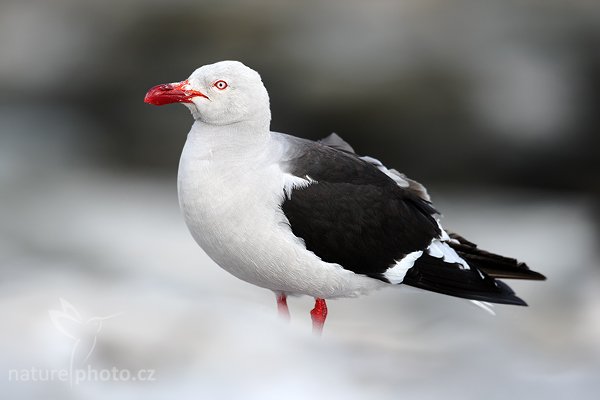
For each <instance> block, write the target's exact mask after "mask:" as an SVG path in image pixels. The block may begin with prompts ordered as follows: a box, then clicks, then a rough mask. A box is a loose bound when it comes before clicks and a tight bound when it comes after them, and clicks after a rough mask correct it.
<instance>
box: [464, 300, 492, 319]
mask: <svg viewBox="0 0 600 400" xmlns="http://www.w3.org/2000/svg"><path fill="white" fill-rule="evenodd" d="M469 301H470V302H471V303H473V304H475V305H476V306H477V307H479V308H481V309H482V310H484V311H486V312H488V313H489V314H490V315H493V316H495V315H496V312H495V311H494V310H493V307H494V305H493V304H491V303H488V302H487V301H479V300H469Z"/></svg>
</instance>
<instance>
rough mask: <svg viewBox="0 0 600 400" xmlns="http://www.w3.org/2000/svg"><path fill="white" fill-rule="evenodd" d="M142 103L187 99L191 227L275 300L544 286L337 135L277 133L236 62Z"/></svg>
mask: <svg viewBox="0 0 600 400" xmlns="http://www.w3.org/2000/svg"><path fill="white" fill-rule="evenodd" d="M144 101H145V102H146V103H149V104H154V105H163V104H170V103H183V104H184V105H185V106H187V107H188V108H189V110H190V111H191V113H192V116H193V117H194V124H193V125H192V128H191V130H190V132H189V134H188V137H187V141H186V143H185V147H184V149H183V153H182V155H181V161H180V164H179V173H178V194H179V203H180V207H181V210H182V213H183V216H184V218H185V221H186V224H187V226H188V228H189V230H190V232H191V234H192V236H193V237H194V239H195V240H196V242H197V243H198V244H199V245H200V246H201V247H202V249H204V251H205V252H206V253H207V254H208V255H209V256H210V257H211V258H212V259H213V260H214V261H215V262H216V263H217V264H218V265H220V266H221V267H222V268H223V269H225V270H226V271H228V272H230V273H231V274H233V275H234V276H236V277H238V278H240V279H242V280H244V281H246V282H249V283H252V284H254V285H257V286H260V287H263V288H266V289H270V290H272V291H273V292H274V293H275V296H276V301H277V308H278V310H279V313H280V314H281V315H282V316H284V317H286V318H289V311H288V308H287V296H289V295H309V296H312V297H313V298H315V307H314V308H313V309H312V311H311V312H310V314H311V317H312V322H313V330H314V331H315V332H317V333H320V332H321V331H322V329H323V324H324V323H325V318H326V316H327V304H326V299H334V298H340V297H355V296H358V295H362V294H366V293H368V292H370V291H372V290H375V289H379V288H382V287H384V286H390V285H399V284H404V285H409V286H413V287H416V288H420V289H424V290H428V291H432V292H437V293H442V294H446V295H450V296H457V297H462V298H465V299H469V300H471V301H474V302H475V303H476V304H478V305H480V306H482V307H484V308H488V306H489V303H500V304H513V305H522V306H524V305H526V304H525V302H524V301H523V300H521V299H520V298H519V297H517V296H516V295H515V293H514V292H513V291H512V290H511V289H510V287H509V286H507V285H506V284H505V283H503V282H502V281H499V280H498V278H513V279H531V280H542V279H545V277H544V276H543V275H541V274H540V273H537V272H534V271H532V270H530V269H529V268H528V267H527V266H526V265H525V264H524V263H521V262H518V261H517V260H515V259H512V258H508V257H503V256H499V255H497V254H493V253H490V252H487V251H484V250H481V249H479V248H478V247H477V246H476V245H475V244H473V243H472V242H470V241H468V240H466V239H464V238H462V237H461V236H459V235H455V234H449V233H447V232H446V231H445V230H444V229H443V228H442V226H441V224H440V220H439V218H440V217H439V214H438V212H437V210H436V209H435V208H434V207H433V205H432V203H431V199H430V197H429V195H428V193H427V191H426V189H425V188H424V187H423V186H422V185H421V184H419V183H418V182H416V181H414V180H411V179H409V178H408V177H406V176H405V175H403V174H401V173H399V172H398V171H396V170H394V169H388V168H386V167H385V166H384V165H383V164H382V163H381V162H379V161H378V160H376V159H374V158H371V157H361V156H358V155H357V154H356V153H355V152H354V150H353V149H352V147H351V146H350V145H349V144H347V143H346V142H344V141H343V140H342V139H341V138H340V137H339V136H337V135H335V134H332V135H330V136H328V137H327V138H325V139H323V140H321V141H318V142H314V141H310V140H305V139H300V138H297V137H293V136H290V135H286V134H283V133H277V132H272V131H271V130H270V121H271V111H270V106H269V95H268V93H267V90H266V89H265V86H264V85H263V83H262V80H261V77H260V75H259V74H258V73H257V72H256V71H254V70H252V69H250V68H248V67H246V66H245V65H244V64H242V63H240V62H237V61H222V62H218V63H215V64H211V65H205V66H203V67H200V68H198V69H197V70H195V71H194V72H193V73H192V75H191V76H190V77H189V78H188V79H186V80H184V81H182V82H177V83H169V84H163V85H158V86H155V87H153V88H151V89H150V90H149V91H148V93H147V94H146V97H145V99H144Z"/></svg>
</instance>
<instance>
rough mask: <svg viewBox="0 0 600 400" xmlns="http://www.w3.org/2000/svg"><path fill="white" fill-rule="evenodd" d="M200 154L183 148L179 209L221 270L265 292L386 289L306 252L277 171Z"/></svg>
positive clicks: (192, 146)
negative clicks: (293, 225)
mask: <svg viewBox="0 0 600 400" xmlns="http://www.w3.org/2000/svg"><path fill="white" fill-rule="evenodd" d="M204 150H205V149H204ZM204 150H203V149H202V144H199V143H197V142H195V141H193V140H188V143H186V146H185V149H184V151H183V154H182V158H181V162H180V166H179V176H178V192H179V202H180V206H181V210H182V212H183V215H184V218H185V221H186V224H187V226H188V228H189V230H190V232H191V233H192V236H193V237H194V239H195V240H196V242H197V243H198V244H199V245H200V246H201V247H202V249H203V250H204V251H205V252H206V253H207V254H208V255H209V256H210V257H211V258H212V259H213V260H214V261H215V262H216V263H217V264H218V265H219V266H221V267H222V268H223V269H225V270H226V271H228V272H230V273H231V274H233V275H234V276H236V277H238V278H240V279H242V280H244V281H247V282H250V283H252V284H255V285H257V286H261V287H264V288H267V289H271V290H274V291H282V292H286V293H290V294H307V295H310V296H313V297H321V298H333V297H350V296H356V295H359V294H362V293H364V292H367V291H369V290H372V289H374V288H378V287H381V286H383V285H385V284H384V283H382V282H380V281H377V280H375V279H372V278H368V277H364V276H360V275H356V274H354V273H352V272H350V271H347V270H345V269H343V268H342V267H341V266H339V265H337V264H331V263H326V262H323V261H322V260H321V259H320V258H319V257H317V256H316V255H315V254H314V253H312V252H310V251H308V250H306V248H305V246H304V243H303V241H302V240H301V239H298V238H297V237H296V236H294V235H293V233H292V232H291V229H290V227H289V223H288V221H287V219H286V218H285V215H284V214H283V212H282V211H281V209H280V204H281V202H282V200H283V196H284V187H285V185H286V183H287V182H286V179H287V180H289V176H286V174H284V173H283V172H282V171H281V170H280V168H279V167H278V166H277V164H274V163H270V162H269V160H268V159H264V158H262V157H260V156H256V157H253V158H252V159H247V160H246V161H245V162H242V161H241V160H239V159H237V160H236V161H237V162H236V161H232V160H229V162H225V160H221V159H219V160H217V159H216V158H217V157H216V155H215V154H213V153H212V152H211V151H208V152H207V151H204Z"/></svg>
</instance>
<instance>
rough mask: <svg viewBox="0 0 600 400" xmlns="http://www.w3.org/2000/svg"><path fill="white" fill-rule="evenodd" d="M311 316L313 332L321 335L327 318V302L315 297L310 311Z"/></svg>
mask: <svg viewBox="0 0 600 400" xmlns="http://www.w3.org/2000/svg"><path fill="white" fill-rule="evenodd" d="M310 316H311V318H312V326H313V333H315V334H317V335H321V333H323V325H325V318H327V303H325V300H323V299H315V308H313V309H312V311H311V312H310Z"/></svg>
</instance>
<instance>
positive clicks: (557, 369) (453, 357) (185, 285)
mask: <svg viewBox="0 0 600 400" xmlns="http://www.w3.org/2000/svg"><path fill="white" fill-rule="evenodd" d="M223 59H235V60H240V61H242V62H244V63H246V64H247V65H249V66H250V67H252V68H254V69H256V70H257V71H259V72H260V73H261V75H262V77H263V81H264V82H265V85H266V86H267V89H268V90H269V92H270V96H271V106H272V112H273V121H272V128H273V130H278V131H283V132H286V133H291V134H294V135H297V136H302V137H306V138H310V139H318V138H321V137H324V136H326V135H328V134H329V133H330V132H334V131H335V132H337V133H338V134H339V135H341V136H342V137H343V138H345V139H346V140H347V141H349V142H350V143H351V144H352V145H353V146H354V148H355V149H356V150H357V152H358V153H360V154H365V155H371V156H373V157H376V158H378V159H380V160H382V161H383V162H384V163H385V164H387V165H388V166H392V167H394V168H397V169H399V170H401V171H403V172H405V173H407V174H408V175H409V176H411V177H412V178H414V179H417V180H419V181H421V182H423V183H425V184H426V185H427V186H428V187H429V189H430V192H431V194H432V195H433V198H434V202H435V204H436V206H437V207H438V208H439V209H440V210H441V211H442V212H443V213H444V214H445V224H446V225H447V226H448V227H449V228H451V229H453V230H456V231H459V232H461V233H463V234H464V235H465V236H466V237H467V238H469V239H471V240H474V241H477V242H479V243H480V244H481V245H482V246H483V247H486V248H489V249H490V250H493V251H497V252H503V253H507V254H508V255H512V256H516V257H519V258H520V259H523V260H524V261H527V262H528V264H529V265H530V266H531V267H533V268H534V269H536V270H538V271H540V272H542V273H544V274H546V275H547V276H548V277H549V280H548V281H547V282H545V283H523V282H517V283H514V285H513V286H514V287H515V289H517V291H518V292H519V294H521V295H522V296H523V297H524V298H525V299H526V300H527V301H528V302H529V303H530V307H529V308H527V309H522V308H510V307H497V308H496V311H497V314H498V315H497V316H496V317H494V318H492V317H490V316H488V315H487V314H485V313H483V312H482V311H479V310H478V309H476V308H474V307H472V306H471V305H470V304H469V303H467V302H464V301H462V300H457V299H452V298H448V297H442V296H438V295H430V294H423V293H413V292H411V291H407V290H404V289H399V288H391V289H388V290H385V291H381V292H379V293H375V294H373V295H371V296H369V297H365V298H362V299H358V300H339V301H335V302H332V304H331V306H330V320H329V321H328V325H327V326H326V335H325V337H324V338H323V340H321V341H318V340H315V339H314V338H312V337H311V336H310V333H309V319H308V314H307V313H308V310H309V309H310V306H311V305H310V299H292V300H291V303H292V304H291V307H292V313H293V317H294V320H293V322H292V324H291V325H289V326H287V325H284V324H281V323H280V322H279V321H277V320H276V319H275V318H274V316H273V313H274V305H273V304H272V302H273V299H272V295H271V294H270V293H267V292H266V291H263V290H261V289H258V288H253V287H251V286H249V285H246V284H245V283H243V282H239V281H237V280H235V279H234V278H232V277H230V276H228V275H227V274H225V273H224V272H222V271H221V270H220V269H218V267H216V265H214V263H212V261H210V260H209V259H208V258H207V257H206V256H205V255H204V254H203V253H202V251H201V250H200V249H198V248H197V247H196V245H195V244H194V243H193V241H192V240H191V238H190V237H189V235H188V234H187V231H186V228H185V226H184V224H183V222H182V219H181V217H180V216H179V215H178V206H177V198H176V194H175V179H176V178H175V177H176V170H177V163H178V157H179V153H180V151H181V148H182V146H183V143H184V141H185V137H186V133H187V131H188V129H189V127H190V125H191V122H192V119H191V117H190V116H189V113H188V112H187V110H186V109H184V108H183V107H176V106H173V107H165V108H160V109H159V108H155V107H151V106H148V105H146V104H144V103H143V102H142V99H143V96H144V94H145V91H146V90H147V89H148V88H149V87H151V86H153V85H155V84H158V83H164V82H172V81H178V80H182V79H185V78H186V77H187V76H188V75H189V74H190V73H191V72H192V71H193V70H194V69H195V68H197V67H198V66H200V65H203V64H207V63H212V62H216V61H219V60H223ZM599 77H600V5H599V4H598V3H597V2H592V1H583V0H581V1H579V0H575V1H573V0H571V1H567V0H556V1H541V0H540V1H528V2H520V1H514V0H508V1H474V0H459V1H453V2H444V1H439V0H426V1H423V0H421V1H418V0H401V1H380V0H376V1H370V2H365V1H357V0H350V1H336V2H333V1H330V2H322V1H321V2H319V1H303V2H281V1H274V0H262V1H254V2H250V1H187V0H172V1H158V0H148V1H142V0H123V1H116V0H104V1H76V0H52V1H42V0H37V1H36V0H29V1H28V0H19V1H17V0H15V1H9V0H0V185H1V186H0V221H1V224H0V272H1V273H2V279H0V319H1V320H2V322H3V324H2V326H3V327H2V329H1V330H0V351H1V353H0V354H1V355H2V357H0V373H2V374H4V373H5V372H6V371H9V370H11V369H15V368H31V367H38V368H63V367H66V366H67V365H68V364H69V354H70V349H71V347H70V346H71V344H70V342H69V339H68V338H67V337H64V336H61V334H60V332H58V331H57V329H56V327H55V326H53V325H52V323H51V321H50V319H49V316H48V310H50V309H60V307H61V305H60V301H59V299H60V298H63V299H67V300H68V301H69V302H70V303H71V304H73V305H75V306H76V307H77V308H78V309H79V310H80V312H81V313H82V314H85V313H87V314H86V315H88V317H93V316H101V315H109V314H113V313H117V312H122V313H123V314H122V316H120V317H115V318H114V319H112V320H109V321H106V323H105V325H104V326H103V328H102V332H101V334H99V335H98V337H97V340H98V342H97V346H96V348H95V350H94V352H93V354H92V357H91V358H90V359H89V360H87V361H86V362H87V363H88V364H89V365H92V366H93V367H95V368H105V367H112V366H117V367H119V368H128V369H131V370H137V369H140V368H151V369H156V371H157V372H156V373H157V381H156V382H153V383H148V382H144V383H141V382H126V383H124V382H114V381H110V382H101V383H98V382H95V383H93V382H86V383H84V384H80V385H76V386H75V387H72V388H71V387H69V385H68V384H67V385H65V384H64V382H11V381H9V380H8V379H5V378H4V377H3V376H2V375H0V391H2V392H3V393H8V394H9V396H8V397H7V398H27V399H29V398H38V397H39V398H44V399H50V398H57V399H58V398H60V399H79V398H84V399H88V398H106V397H107V396H111V397H112V398H130V397H139V396H144V397H146V398H177V397H180V398H192V397H193V398H207V399H213V398H227V399H230V398H240V399H254V398H257V399H258V398H260V399H264V398H282V397H283V396H285V397H286V398H288V399H295V398H298V399H306V398H324V397H329V398H345V399H354V398H365V396H372V397H370V398H382V399H383V398H400V397H403V398H419V399H421V398H424V399H434V398H439V397H441V396H444V397H446V398H461V399H469V398H473V399H478V398H482V397H483V396H485V397H486V398H492V399H494V398H498V399H500V398H502V399H505V398H507V397H513V398H542V397H543V398H557V399H560V398H565V397H566V396H570V397H574V398H597V397H596V396H597V393H598V390H600V382H598V376H600V279H599V275H600V266H599V262H598V257H599V256H600V254H599V251H598V233H599V232H598V226H599V225H598V222H599V218H598V216H599V211H600V210H599V207H598V204H600V201H599V200H600V172H599V171H600V154H599V145H600V137H599V135H598V127H599V125H600V113H599V112H598V109H599V105H600V78H599ZM84 310H85V312H84ZM83 325H85V324H83ZM83 325H82V326H80V327H79V328H80V329H79V331H80V333H81V335H83V336H85V337H88V338H89V337H92V336H90V335H91V333H90V332H89V329H88V328H85V327H83ZM86 329H87V330H86ZM86 335H87V336H86ZM83 336H82V337H83ZM7 373H8V372H7ZM6 376H7V375H6Z"/></svg>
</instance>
